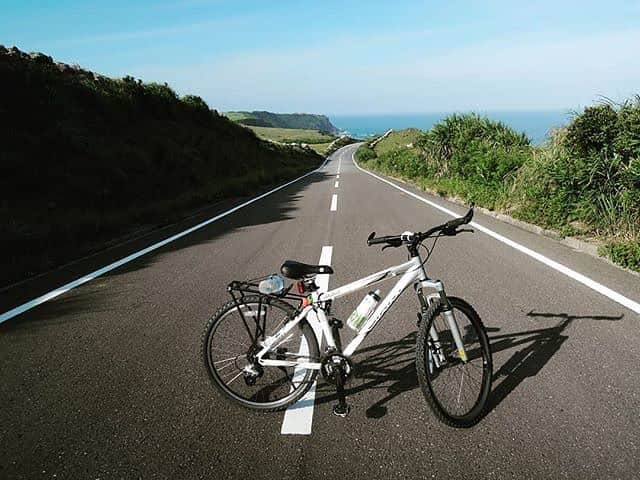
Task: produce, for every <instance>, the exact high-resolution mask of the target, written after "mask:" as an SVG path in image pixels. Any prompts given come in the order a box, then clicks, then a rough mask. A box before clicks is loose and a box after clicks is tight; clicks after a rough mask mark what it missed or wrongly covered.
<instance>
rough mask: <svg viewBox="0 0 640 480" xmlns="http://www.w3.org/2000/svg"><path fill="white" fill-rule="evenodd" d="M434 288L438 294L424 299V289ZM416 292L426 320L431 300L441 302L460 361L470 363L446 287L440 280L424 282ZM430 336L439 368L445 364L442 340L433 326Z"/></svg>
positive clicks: (417, 286) (417, 285)
mask: <svg viewBox="0 0 640 480" xmlns="http://www.w3.org/2000/svg"><path fill="white" fill-rule="evenodd" d="M423 286H425V287H429V288H433V289H435V290H436V291H437V293H436V294H432V295H429V296H427V297H426V299H425V297H424V294H423V293H422V287H423ZM416 292H417V293H418V299H419V300H420V306H421V307H422V316H423V318H424V314H425V313H426V311H427V309H428V308H429V305H430V303H431V302H430V301H429V299H431V298H433V297H437V298H438V299H439V300H440V303H441V305H442V315H443V316H444V318H445V320H446V321H447V324H448V325H449V329H450V330H451V335H452V336H453V341H454V343H455V344H456V349H457V350H458V355H459V357H460V360H462V361H463V362H464V363H466V362H467V361H468V359H467V352H466V350H465V348H464V343H463V342H462V336H461V335H460V328H459V327H458V322H457V321H456V317H455V314H454V312H453V307H452V306H451V302H450V301H449V299H448V298H447V294H446V292H445V290H444V285H443V284H442V282H441V281H440V280H429V279H427V280H423V281H421V282H419V283H417V284H416ZM429 336H430V337H431V339H432V340H433V343H434V346H435V348H436V351H437V352H438V355H435V356H434V362H435V363H436V367H439V366H440V365H439V364H441V363H442V362H444V360H445V359H444V356H443V355H442V351H441V345H440V338H439V336H438V332H437V331H436V329H435V328H434V326H433V324H432V325H431V329H430V330H429Z"/></svg>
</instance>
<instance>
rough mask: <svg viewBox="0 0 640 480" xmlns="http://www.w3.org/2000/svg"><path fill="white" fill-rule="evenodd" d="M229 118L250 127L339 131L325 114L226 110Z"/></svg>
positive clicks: (326, 131)
mask: <svg viewBox="0 0 640 480" xmlns="http://www.w3.org/2000/svg"><path fill="white" fill-rule="evenodd" d="M225 115H227V116H228V117H229V118H230V119H231V120H234V121H236V122H238V123H241V124H243V125H250V126H252V127H274V128H296V129H305V130H318V131H320V132H325V133H328V134H331V135H336V134H338V133H340V131H339V130H338V129H337V128H336V127H335V126H334V125H333V124H332V123H331V121H330V120H329V118H328V117H327V116H325V115H315V114H311V113H271V112H261V111H254V112H227V113H225Z"/></svg>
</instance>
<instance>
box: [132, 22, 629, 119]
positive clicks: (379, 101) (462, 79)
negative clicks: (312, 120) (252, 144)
mask: <svg viewBox="0 0 640 480" xmlns="http://www.w3.org/2000/svg"><path fill="white" fill-rule="evenodd" d="M430 35H431V33H429V32H407V33H405V34H397V33H389V34H384V33H383V34H381V35H377V36H372V37H358V36H349V35H348V36H345V37H343V38H339V39H335V40H331V41H328V42H327V43H325V44H321V45H318V44H317V45H315V46H311V47H306V48H289V49H284V50H282V49H281V50H278V51H257V52H252V53H230V54H228V55H225V56H222V57H218V58H216V59H213V60H212V61H210V62H203V63H202V64H199V65H188V66H181V67H179V68H175V69H166V68H155V67H153V66H147V67H140V68H138V69H137V71H135V72H134V73H135V74H136V75H137V76H141V77H142V78H145V79H150V80H154V79H155V80H163V81H164V80H167V81H169V83H171V84H172V85H174V86H175V87H176V88H177V89H178V90H179V91H181V92H183V93H186V92H192V93H196V94H199V95H201V96H203V97H204V98H205V99H206V100H207V101H208V102H209V103H210V104H211V105H212V106H214V107H218V108H221V109H223V110H227V109H230V108H243V109H247V108H265V109H272V110H279V111H284V110H289V111H303V110H304V111H318V112H330V113H355V112H363V113H366V112H411V111H412V112H418V111H449V110H468V109H482V110H496V109H553V108H568V107H577V106H580V105H584V104H588V103H591V102H592V101H593V100H594V99H596V97H597V96H598V95H606V96H609V97H613V98H616V97H617V98H623V97H626V96H628V95H630V94H633V93H636V92H637V91H638V90H639V89H640V62H638V61H637V50H638V47H639V46H640V30H632V31H620V32H610V33H605V34H598V35H593V36H579V37H578V36H574V37H570V38H569V37H567V38H558V37H555V38H549V37H544V36H542V35H540V36H539V37H535V36H531V35H528V36H525V35H523V36H521V37H520V38H514V39H512V41H511V42H509V43H505V42H495V41H494V42H484V43H480V44H475V45H467V46H465V47H460V48H454V49H449V50H447V51H442V52H440V53H437V54H433V53H431V54H427V53H420V52H421V51H430V52H433V49H430V50H427V49H426V48H424V49H422V50H421V46H425V47H426V46H427V45H428V44H429V41H430ZM405 45H410V47H411V48H402V47H403V46H405Z"/></svg>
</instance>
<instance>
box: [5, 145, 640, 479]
mask: <svg viewBox="0 0 640 480" xmlns="http://www.w3.org/2000/svg"><path fill="white" fill-rule="evenodd" d="M356 148H357V146H353V145H352V146H347V147H344V148H342V149H340V150H339V151H337V152H336V153H335V154H333V155H332V156H331V157H330V159H329V161H328V162H327V163H326V165H325V166H324V167H323V168H321V169H320V170H319V171H318V172H316V173H314V174H312V175H309V176H307V177H305V178H304V179H302V180H300V181H298V182H295V183H293V184H291V185H289V186H287V187H286V188H283V189H281V190H279V191H277V192H275V193H272V194H271V195H268V196H266V197H264V198H262V199H261V200H259V201H257V202H255V203H253V204H251V205H249V206H246V207H244V208H241V209H239V210H237V211H235V212H233V213H232V214H229V215H227V216H225V217H224V218H221V219H220V220H219V221H216V222H213V223H211V224H210V225H208V226H206V227H204V228H201V229H199V230H198V231H196V232H193V233H191V234H189V235H186V236H184V237H182V238H180V239H178V240H176V241H174V242H172V243H170V244H168V245H166V246H164V247H162V248H160V249H157V250H155V251H153V252H151V253H149V254H147V255H144V256H142V257H140V258H138V259H136V260H134V261H132V262H130V263H127V264H126V265H124V266H122V267H120V268H118V269H115V270H113V271H111V272H109V273H108V274H106V275H104V276H101V277H99V278H96V279H95V280H92V281H90V282H88V283H86V284H84V285H82V286H79V287H78V288H75V289H73V290H71V291H69V292H67V293H65V294H64V295H61V296H59V297H57V298H55V299H53V300H51V301H48V302H46V303H44V304H42V305H40V306H37V307H35V308H33V309H31V310H29V311H27V312H25V313H22V314H20V315H18V316H15V317H14V318H12V319H10V320H8V321H6V322H4V323H3V324H2V325H0V380H1V381H0V404H1V406H2V408H1V409H0V446H1V450H0V478H3V479H5V478H6V479H13V478H28V479H36V478H57V479H63V478H70V479H83V478H87V479H95V478H100V479H110V478H126V479H128V478H180V479H192V478H193V479H195V478H271V479H273V478H278V479H320V478H329V479H330V478H345V477H346V478H350V479H354V480H355V479H371V478H457V479H464V478H518V479H523V478H536V479H540V478H576V479H590V478H625V479H627V478H633V477H634V476H635V478H638V474H639V473H638V472H640V435H639V433H640V414H639V412H640V375H638V371H639V365H640V333H639V331H640V329H639V325H640V323H639V322H640V316H639V315H638V314H637V313H636V312H634V311H632V309H630V308H627V307H625V306H624V305H622V304H621V303H619V302H617V301H614V300H612V299H611V298H609V297H607V296H605V295H603V294H602V293H600V292H599V291H597V289H596V290H594V289H593V288H591V287H589V286H587V285H585V284H583V283H580V282H578V281H576V280H575V279H574V278H571V277H570V276H567V275H566V274H565V273H563V272H560V271H558V270H557V269H554V268H551V267H550V266H549V265H548V264H546V263H543V262H541V261H539V260H538V259H536V258H533V257H532V256H530V255H528V254H526V253H523V252H522V251H520V250H517V249H514V248H513V247H512V246H510V245H508V244H506V243H504V242H502V241H498V240H497V239H496V238H495V236H491V235H488V234H487V233H484V232H480V231H478V232H476V233H475V234H474V235H460V236H458V237H455V238H451V239H443V240H441V241H440V242H439V245H438V247H437V249H436V251H435V253H434V255H433V256H432V258H431V259H430V260H429V263H428V264H427V268H428V272H429V274H430V275H431V276H432V277H435V278H439V279H441V280H443V281H444V282H445V285H446V286H447V291H448V293H449V294H451V295H457V296H461V297H464V298H466V299H467V300H468V301H470V302H471V303H472V304H473V305H474V306H475V308H476V310H477V311H478V312H479V314H480V315H481V317H482V318H483V320H484V322H485V325H486V326H487V327H488V330H489V336H490V339H491V343H492V347H493V352H494V353H493V355H494V373H495V375H494V383H493V392H492V395H491V411H490V412H489V413H488V415H487V416H486V418H485V419H484V420H483V421H482V422H481V423H480V424H479V425H477V426H476V427H474V428H472V429H469V430H455V429H451V428H448V427H445V426H443V425H441V424H439V423H438V422H437V421H436V419H435V418H434V416H433V415H432V414H431V413H430V411H429V410H428V408H427V406H426V403H425V401H424V399H423V398H422V394H421V392H420V389H419V387H418V385H417V381H416V376H415V367H414V363H413V362H414V343H415V335H416V331H415V330H416V329H415V312H416V300H415V298H413V296H412V293H411V291H407V292H406V293H405V295H404V296H403V297H401V299H400V300H399V301H398V303H397V304H396V306H395V307H394V309H392V310H391V311H390V312H389V313H388V315H387V317H386V318H385V321H383V322H382V323H381V324H380V325H379V326H378V327H377V328H376V330H375V331H374V332H373V333H372V334H371V335H370V336H369V337H368V338H367V340H366V341H365V343H364V344H363V345H362V346H361V350H360V351H359V352H358V353H357V354H356V355H355V358H354V360H355V362H356V363H358V364H359V368H358V370H357V375H356V377H355V378H354V379H352V380H351V383H350V384H349V388H348V391H349V393H350V395H349V397H348V401H349V403H350V404H351V405H352V412H351V414H350V415H349V417H347V418H345V419H343V418H338V417H335V416H333V415H332V414H331V406H332V405H333V403H334V398H333V390H332V389H331V388H330V387H329V386H327V385H326V384H324V383H323V382H320V384H319V385H318V390H317V392H316V400H315V404H314V407H313V409H311V414H312V417H311V418H306V419H304V421H306V422H311V423H310V425H311V427H310V434H308V435H291V434H283V433H282V432H283V431H286V428H285V427H286V425H285V426H283V422H285V423H286V420H285V414H284V413H282V412H280V413H266V414H265V413H256V412H253V411H249V410H245V409H243V408H241V407H238V406H236V405H234V404H231V403H229V402H227V401H226V400H224V399H222V398H221V397H220V395H219V394H218V393H217V392H216V391H215V390H214V389H213V387H212V386H211V384H210V382H209V379H208V377H207V375H206V372H205V370H204V367H203V364H202V359H201V353H200V352H201V350H200V341H201V335H202V330H203V327H204V325H205V323H206V320H207V318H208V317H209V315H211V314H212V313H213V312H214V311H215V309H216V308H217V306H219V305H220V304H222V303H223V302H225V301H226V300H227V295H226V293H225V286H226V284H227V283H228V282H229V281H230V280H232V279H243V278H250V277H253V276H256V275H257V274H262V273H264V274H267V273H270V272H275V271H277V270H278V268H279V265H280V264H281V263H282V261H283V260H284V259H286V258H291V259H296V260H300V261H304V262H308V263H314V262H317V261H318V260H319V258H320V255H321V252H323V247H332V248H331V249H329V250H330V252H331V264H332V265H333V266H334V270H335V274H334V275H332V276H331V277H330V279H329V287H330V288H331V286H337V285H339V284H341V283H345V282H348V281H350V280H354V279H356V278H360V277H363V276H365V275H366V274H369V273H372V272H375V271H377V270H380V269H382V268H384V267H386V266H388V265H391V264H397V263H400V262H401V261H404V259H405V258H406V253H405V252H404V251H402V249H388V250H385V252H384V253H381V252H380V249H379V248H376V247H370V248H368V247H366V245H365V241H366V238H367V236H368V234H369V233H370V232H371V231H376V232H377V233H378V234H379V235H383V234H398V233H401V232H403V231H405V230H410V231H419V230H425V229H427V228H428V227H430V226H432V225H435V224H440V223H442V222H444V221H446V220H447V219H449V218H451V217H450V216H448V215H447V214H446V213H444V212H442V211H440V210H438V209H437V208H434V207H433V206H431V205H429V204H426V203H424V202H422V201H419V200H418V199H416V198H415V197H414V196H412V195H411V194H410V193H417V194H419V195H420V196H422V197H424V198H427V199H429V200H431V201H433V202H435V203H436V204H438V205H441V206H443V207H445V208H447V209H450V210H452V211H454V212H456V213H459V214H462V213H464V209H463V208H461V207H458V206H456V205H453V204H450V203H448V202H446V201H444V200H442V199H438V198H432V197H429V196H428V195H427V194H424V193H421V192H417V191H416V190H414V189H413V188H411V187H407V186H406V185H403V184H399V183H398V182H394V183H396V184H399V185H400V186H401V187H402V188H403V189H405V191H402V190H399V189H397V188H394V187H393V186H392V185H389V184H388V183H384V182H382V181H380V180H379V179H377V178H374V177H373V176H371V175H369V174H367V173H365V172H363V171H360V170H359V169H357V168H356V166H355V165H354V163H353V161H352V153H353V152H354V150H355V149H356ZM338 175H339V177H338ZM229 207H230V205H221V206H218V207H215V208H217V209H218V213H219V211H223V210H224V209H227V208H229ZM215 208H214V211H213V212H212V215H213V214H215V213H216V211H215ZM196 220H197V219H192V220H190V222H192V223H193V222H195V221H196ZM474 220H475V221H476V222H477V223H478V224H480V225H481V226H483V227H485V228H487V229H489V230H490V231H491V232H494V233H497V234H499V235H501V236H503V237H504V238H506V239H509V240H510V241H513V242H516V243H517V244H518V245H521V246H525V247H526V248H528V249H531V250H532V251H533V252H536V253H537V254H540V255H543V256H544V258H546V259H549V260H550V261H555V262H559V263H561V264H562V265H564V266H565V267H567V268H568V269H571V271H574V272H578V273H580V274H582V275H584V276H586V278H588V279H589V280H591V281H594V282H598V283H600V284H602V285H604V286H606V287H608V288H609V289H611V291H613V292H615V293H617V294H620V295H622V296H624V297H626V298H627V299H630V300H631V301H632V302H639V301H640V278H639V277H637V276H635V275H632V274H629V273H626V272H624V271H622V270H620V269H617V268H615V267H613V266H610V265H608V264H606V263H605V262H603V261H601V260H598V259H596V258H593V257H590V256H588V255H585V254H582V253H579V252H575V251H573V250H571V249H569V248H568V247H566V246H564V245H561V244H559V243H558V242H555V241H553V240H551V239H548V238H545V237H540V236H537V235H535V234H532V233H529V232H525V231H523V230H521V229H518V228H516V227H514V226H511V225H507V224H504V223H502V222H500V221H498V220H496V219H494V218H491V217H487V216H484V215H482V214H480V213H476V217H475V219H474ZM188 226H190V224H189V222H186V223H185V224H184V225H180V226H174V227H171V228H170V229H168V230H167V231H166V232H164V231H163V232H160V233H158V234H157V235H158V238H156V239H154V240H153V241H157V240H159V239H161V238H162V235H165V236H167V235H168V234H172V233H175V232H177V231H180V229H182V230H184V229H185V228H187V227H188ZM145 241H147V242H148V241H150V240H145ZM141 242H142V243H140V242H139V244H131V245H128V246H125V247H122V249H123V250H122V249H121V250H122V251H124V250H126V249H127V248H128V249H129V250H131V249H134V250H135V248H143V246H144V245H143V243H144V241H141ZM121 250H116V251H111V252H107V253H106V254H105V255H106V256H108V255H111V256H112V257H114V258H111V259H107V258H102V257H96V258H94V259H88V260H86V261H83V262H79V263H78V264H75V265H72V266H70V267H67V268H66V269H61V270H60V271H57V272H53V273H51V274H50V275H47V276H45V277H41V278H39V279H36V280H34V281H32V282H28V283H26V284H24V285H19V286H17V287H15V288H13V289H11V290H10V291H6V292H3V293H2V297H1V300H2V305H1V307H2V308H1V310H0V312H4V311H7V310H9V309H11V308H13V307H15V306H17V305H19V304H21V303H23V302H26V301H28V300H29V299H31V298H33V297H35V296H37V295H40V294H43V293H45V292H46V291H48V289H51V288H53V287H56V286H58V285H59V284H61V283H65V282H67V281H70V280H71V279H73V278H75V277H77V276H80V275H82V274H84V273H87V272H89V271H92V270H94V269H95V268H98V266H100V265H99V264H100V263H101V262H103V264H104V262H107V261H113V260H115V259H117V255H119V254H121V253H122V251H121ZM324 251H325V252H327V249H326V248H325V249H324ZM129 253H130V252H129ZM325 255H326V253H325ZM385 286H387V288H388V287H390V286H391V284H385ZM360 297H361V295H360V294H357V295H355V296H354V298H348V299H347V300H344V301H342V300H339V301H337V302H335V304H334V313H335V314H336V316H337V317H338V318H343V319H346V317H347V316H348V315H349V313H350V312H351V310H352V309H353V308H354V307H355V305H356V304H357V303H358V301H359V300H360Z"/></svg>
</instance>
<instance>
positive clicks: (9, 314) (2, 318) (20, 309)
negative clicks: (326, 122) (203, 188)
mask: <svg viewBox="0 0 640 480" xmlns="http://www.w3.org/2000/svg"><path fill="white" fill-rule="evenodd" d="M328 161H329V159H328V158H326V159H325V161H324V162H323V163H322V165H320V166H319V167H318V168H316V169H315V170H312V171H310V172H308V173H305V174H304V175H302V176H300V177H298V178H296V179H294V180H291V181H289V182H287V183H284V184H282V185H280V186H279V187H276V188H274V189H273V190H269V191H268V192H265V193H263V194H262V195H258V196H257V197H255V198H252V199H251V200H248V201H246V202H244V203H243V204H241V205H236V206H235V207H233V208H232V209H230V210H227V211H226V212H222V213H220V214H218V215H216V216H215V217H212V218H210V219H208V220H205V221H204V222H201V223H199V224H197V225H195V226H193V227H191V228H188V229H187V230H184V231H182V232H180V233H177V234H175V235H173V236H171V237H169V238H166V239H164V240H162V241H160V242H158V243H154V244H153V245H151V246H149V247H147V248H144V249H142V250H139V251H137V252H135V253H132V254H131V255H128V256H126V257H124V258H121V259H120V260H117V261H115V262H113V263H110V264H109V265H106V266H104V267H102V268H100V269H98V270H95V271H93V272H91V273H88V274H87V275H84V276H82V277H80V278H78V279H76V280H73V281H72V282H69V283H67V284H65V285H62V286H61V287H58V288H56V289H54V290H51V291H50V292H48V293H45V294H44V295H41V296H39V297H37V298H34V299H33V300H30V301H28V302H26V303H23V304H22V305H19V306H17V307H14V308H12V309H11V310H7V311H6V312H4V313H3V314H1V315H0V323H3V322H6V321H7V320H9V319H11V318H13V317H15V316H16V315H20V314H21V313H24V312H26V311H27V310H30V309H32V308H34V307H37V306H38V305H41V304H43V303H45V302H47V301H49V300H51V299H53V298H56V297H58V296H60V295H62V294H63V293H66V292H68V291H69V290H71V289H73V288H76V287H78V286H80V285H82V284H84V283H87V282H89V281H91V280H93V279H95V278H97V277H99V276H101V275H104V274H105V273H107V272H110V271H111V270H114V269H116V268H118V267H120V266H122V265H124V264H125V263H129V262H131V261H132V260H135V259H136V258H139V257H141V256H143V255H145V254H147V253H149V252H152V251H153V250H157V249H158V248H160V247H164V246H165V245H167V244H168V243H171V242H173V241H175V240H178V239H179V238H181V237H184V236H185V235H189V234H190V233H193V232H195V231H196V230H199V229H201V228H202V227H206V226H207V225H209V224H211V223H214V222H216V221H218V220H220V219H221V218H223V217H226V216H227V215H229V214H231V213H234V212H236V211H238V210H240V209H241V208H244V207H246V206H247V205H251V204H252V203H254V202H257V201H258V200H261V199H263V198H265V197H267V196H269V195H271V194H272V193H275V192H277V191H278V190H282V189H283V188H285V187H288V186H289V185H291V184H293V183H296V182H297V181H299V180H302V179H303V178H305V177H308V176H309V175H312V174H314V173H317V172H319V171H320V170H322V169H323V168H324V166H325V165H326V164H327V162H328Z"/></svg>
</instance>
